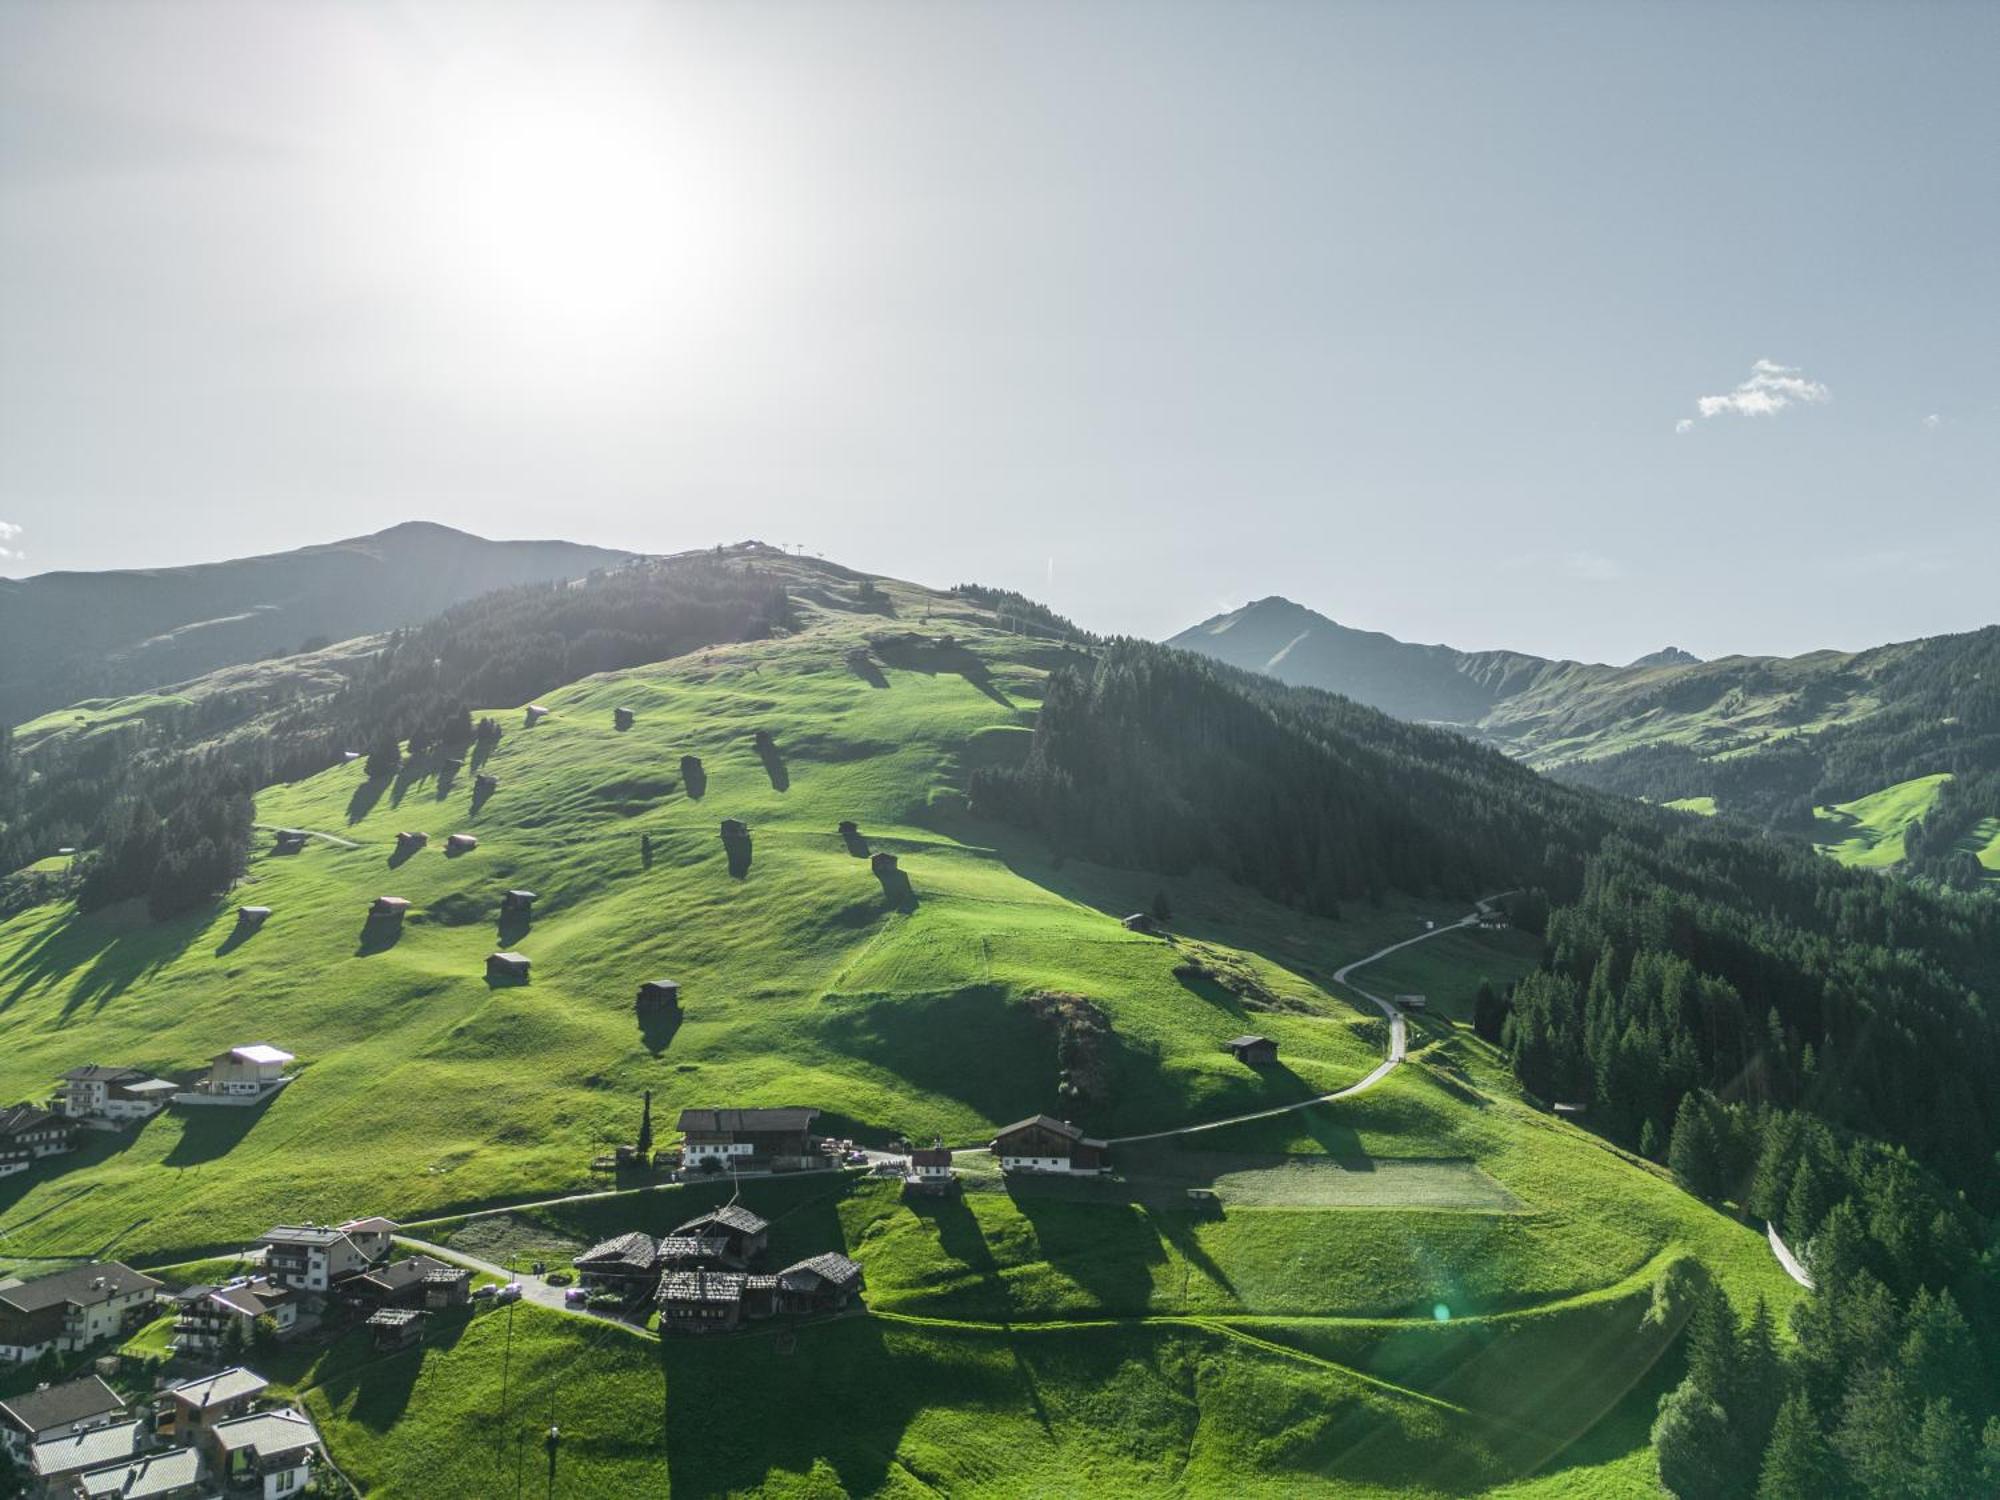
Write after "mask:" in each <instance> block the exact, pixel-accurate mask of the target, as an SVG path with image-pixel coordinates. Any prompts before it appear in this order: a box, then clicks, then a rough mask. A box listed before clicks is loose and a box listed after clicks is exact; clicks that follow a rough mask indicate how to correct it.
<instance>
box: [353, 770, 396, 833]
mask: <svg viewBox="0 0 2000 1500" xmlns="http://www.w3.org/2000/svg"><path fill="white" fill-rule="evenodd" d="M388 790H389V778H388V777H387V776H370V777H368V778H367V779H366V780H364V781H363V782H362V783H361V784H360V785H359V786H357V787H356V788H355V789H354V795H353V796H351V797H349V798H348V799H347V821H348V822H349V823H350V824H353V823H359V822H360V821H361V820H362V819H363V818H365V817H367V816H368V815H369V814H370V813H371V812H373V811H375V804H376V803H378V802H380V801H381V800H382V794H383V793H384V792H386V791H388Z"/></svg>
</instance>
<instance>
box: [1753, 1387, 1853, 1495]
mask: <svg viewBox="0 0 2000 1500" xmlns="http://www.w3.org/2000/svg"><path fill="white" fill-rule="evenodd" d="M1839 1482H1840V1468H1839V1465H1838V1463H1837V1462H1836V1461H1835V1459H1834V1455H1833V1448H1832V1447H1831V1445H1829V1444H1828V1442H1827V1440H1826V1434H1825V1433H1823V1432H1821V1431H1820V1428H1819V1422H1818V1420H1817V1419H1816V1418H1815V1417H1814V1416H1813V1412H1812V1406H1811V1404H1810V1403H1809V1402H1808V1401H1807V1400H1806V1397H1805V1392H1803V1391H1794V1392H1792V1394H1791V1395H1789V1396H1787V1397H1786V1398H1785V1403H1784V1405H1783V1406H1781V1407H1779V1408H1778V1420H1777V1422H1776V1424H1775V1425H1774V1426H1773V1427H1772V1429H1771V1441H1770V1443H1769V1445H1768V1446H1767V1447H1766V1448H1765V1450H1764V1466H1763V1471H1762V1473H1761V1474H1760V1475H1759V1476H1758V1480H1757V1500H1828V1497H1829V1496H1832V1495H1834V1494H1837V1493H1838V1485H1839Z"/></svg>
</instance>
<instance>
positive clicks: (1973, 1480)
mask: <svg viewBox="0 0 2000 1500" xmlns="http://www.w3.org/2000/svg"><path fill="white" fill-rule="evenodd" d="M1911 1467H1912V1468H1913V1469H1914V1470H1915V1471H1916V1472H1915V1473H1914V1475H1913V1476H1912V1478H1913V1480H1914V1484H1913V1487H1912V1494H1913V1495H1914V1496H1915V1497H1916V1500H1960V1497H1961V1496H1966V1495H1972V1494H1976V1493H1977V1492H1978V1491H1977V1485H1978V1483H1979V1440H1978V1439H1977V1438H1976V1437H1975V1436H1974V1435H1973V1431H1972V1424H1971V1423H1970V1422H1968V1421H1966V1419H1965V1417H1964V1415H1963V1414H1962V1413H1961V1412H1960V1411H1959V1410H1958V1408H1957V1407H1956V1406H1955V1405H1953V1404H1952V1401H1951V1398H1950V1397H1948V1396H1940V1397H1938V1398H1937V1399H1935V1400H1933V1401H1929V1402H1926V1403H1925V1405H1924V1421H1923V1425H1922V1426H1921V1427H1919V1428H1918V1429H1917V1439H1916V1446H1915V1451H1914V1452H1913V1453H1912V1454H1911Z"/></svg>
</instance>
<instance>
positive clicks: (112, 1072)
mask: <svg viewBox="0 0 2000 1500" xmlns="http://www.w3.org/2000/svg"><path fill="white" fill-rule="evenodd" d="M175 1092H176V1085H174V1084H172V1083H169V1082H168V1081H167V1080H166V1079H164V1078H155V1077H153V1076H152V1075H151V1074H150V1073H148V1072H146V1071H145V1070H144V1069H143V1068H107V1067H100V1066H99V1065H98V1064H96V1063H90V1064H87V1065H86V1066H84V1067H81V1068H71V1069H70V1070H69V1071H68V1072H67V1073H65V1074H63V1076H62V1087H61V1089H60V1090H59V1091H58V1092H57V1094H56V1097H55V1101H54V1102H55V1106H56V1110H57V1111H58V1112H59V1113H61V1114H64V1115H67V1116H68V1117H69V1118H70V1119H72V1120H115V1121H117V1122H118V1123H120V1124H125V1123H128V1122H130V1121H133V1120H150V1119H151V1118H152V1117H153V1116H154V1115H156V1114H158V1113H159V1112H160V1111H161V1110H163V1109H165V1108H166V1107H167V1101H168V1100H169V1099H171V1098H172V1097H173V1096H174V1094H175Z"/></svg>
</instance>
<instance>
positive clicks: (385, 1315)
mask: <svg viewBox="0 0 2000 1500" xmlns="http://www.w3.org/2000/svg"><path fill="white" fill-rule="evenodd" d="M423 1316H424V1315H423V1314H422V1313H421V1312H419V1311H418V1310H417V1309H416V1308H414V1307H378V1308H376V1309H375V1311H373V1312H372V1313H370V1314H369V1315H368V1316H367V1317H366V1318H363V1319H362V1320H361V1326H362V1327H363V1328H408V1327H409V1326H410V1325H411V1324H412V1323H416V1322H421V1321H422V1319H423Z"/></svg>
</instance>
